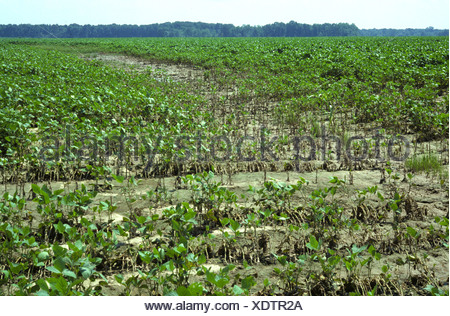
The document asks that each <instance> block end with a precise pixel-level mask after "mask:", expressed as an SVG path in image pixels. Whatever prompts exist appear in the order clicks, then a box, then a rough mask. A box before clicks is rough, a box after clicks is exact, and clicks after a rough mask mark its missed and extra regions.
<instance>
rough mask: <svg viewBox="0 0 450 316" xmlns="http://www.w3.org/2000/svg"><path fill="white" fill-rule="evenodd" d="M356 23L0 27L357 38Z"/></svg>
mask: <svg viewBox="0 0 450 316" xmlns="http://www.w3.org/2000/svg"><path fill="white" fill-rule="evenodd" d="M358 33H359V29H358V27H357V26H356V25H354V24H348V23H338V24H329V23H325V24H313V25H309V24H301V23H297V22H294V21H291V22H289V23H278V22H277V23H273V24H268V25H264V26H250V25H243V26H234V25H233V24H221V23H215V24H214V23H202V22H173V23H171V22H167V23H160V24H149V25H118V24H109V25H78V24H70V25H55V24H53V25H44V24H41V25H31V24H9V25H0V37H43V38H48V37H57V38H84V37H315V36H357V35H358Z"/></svg>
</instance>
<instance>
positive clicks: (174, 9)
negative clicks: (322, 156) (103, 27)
mask: <svg viewBox="0 0 450 316" xmlns="http://www.w3.org/2000/svg"><path fill="white" fill-rule="evenodd" d="M291 20H294V21H296V22H299V23H307V24H314V23H339V22H347V23H355V24H356V25H357V26H358V27H359V28H426V27H428V26H433V27H435V28H449V0H339V1H336V0H271V1H268V0H156V1H155V0H151V1H144V0H125V1H123V0H120V1H119V0H0V24H20V23H30V24H71V23H78V24H94V25H95V24H111V23H117V24H152V23H162V22H175V21H192V22H198V21H201V22H209V23H216V22H218V23H232V24H234V25H242V24H250V25H264V24H269V23H273V22H289V21H291Z"/></svg>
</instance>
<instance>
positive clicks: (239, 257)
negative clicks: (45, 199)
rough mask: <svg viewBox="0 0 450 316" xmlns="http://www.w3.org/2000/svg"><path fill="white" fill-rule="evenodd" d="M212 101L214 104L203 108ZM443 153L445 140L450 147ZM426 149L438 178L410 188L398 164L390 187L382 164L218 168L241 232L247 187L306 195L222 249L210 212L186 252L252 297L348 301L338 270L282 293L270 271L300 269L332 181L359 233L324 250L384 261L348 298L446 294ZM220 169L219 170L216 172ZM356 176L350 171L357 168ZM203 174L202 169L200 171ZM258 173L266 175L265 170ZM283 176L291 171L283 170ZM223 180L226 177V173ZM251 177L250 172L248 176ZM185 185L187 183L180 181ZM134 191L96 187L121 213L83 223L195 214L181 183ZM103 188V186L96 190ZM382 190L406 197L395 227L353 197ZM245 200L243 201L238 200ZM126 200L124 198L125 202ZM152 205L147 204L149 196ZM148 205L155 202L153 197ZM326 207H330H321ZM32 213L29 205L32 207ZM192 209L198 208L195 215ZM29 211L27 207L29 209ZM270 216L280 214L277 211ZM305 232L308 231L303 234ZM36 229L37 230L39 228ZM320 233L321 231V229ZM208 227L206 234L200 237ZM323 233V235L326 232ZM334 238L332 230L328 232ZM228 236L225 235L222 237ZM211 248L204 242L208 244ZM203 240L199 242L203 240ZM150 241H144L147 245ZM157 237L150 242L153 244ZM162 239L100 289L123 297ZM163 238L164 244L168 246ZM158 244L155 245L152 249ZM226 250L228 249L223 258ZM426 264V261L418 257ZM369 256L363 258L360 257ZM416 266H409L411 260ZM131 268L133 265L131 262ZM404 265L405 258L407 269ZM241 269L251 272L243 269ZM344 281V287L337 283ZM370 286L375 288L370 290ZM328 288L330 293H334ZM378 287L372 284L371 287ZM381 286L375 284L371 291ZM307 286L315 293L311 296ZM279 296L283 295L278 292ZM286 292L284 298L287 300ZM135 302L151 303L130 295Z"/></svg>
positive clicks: (143, 66) (182, 76)
mask: <svg viewBox="0 0 450 316" xmlns="http://www.w3.org/2000/svg"><path fill="white" fill-rule="evenodd" d="M82 57H83V58H85V59H88V60H93V59H95V60H99V61H101V62H104V63H105V64H107V65H110V66H112V67H119V68H125V69H127V70H129V71H131V72H133V71H138V72H144V71H151V72H152V73H153V74H154V75H155V76H156V77H158V78H160V79H161V80H167V78H170V80H173V81H175V82H177V81H179V82H186V81H188V82H189V81H192V82H194V81H199V80H202V78H203V72H202V70H200V69H196V68H194V67H190V66H183V65H169V64H164V63H152V62H150V61H146V60H143V59H138V58H131V57H127V56H121V55H112V54H100V53H99V54H90V55H85V56H82ZM209 99H210V100H213V98H209ZM447 143H448V140H447ZM430 147H431V148H433V149H434V151H435V152H436V153H437V154H438V155H439V157H440V159H441V162H442V163H443V166H442V167H443V169H442V172H441V174H426V173H417V174H414V177H413V178H412V179H409V178H408V177H407V173H408V171H406V170H405V167H404V164H402V163H395V164H393V165H392V166H391V168H392V169H393V170H394V172H393V174H395V173H398V174H399V178H398V179H395V178H392V177H389V175H387V174H386V173H385V172H383V169H384V168H385V167H386V165H384V164H373V163H361V164H359V167H358V168H348V166H344V165H342V164H340V163H339V162H335V163H333V165H335V167H329V166H325V167H324V165H323V162H320V161H313V162H309V163H301V164H300V168H299V170H296V169H295V168H293V169H292V170H284V169H285V168H284V167H285V166H286V165H285V164H282V163H280V164H278V165H275V166H274V167H272V168H270V167H267V168H266V167H262V168H251V167H250V165H251V164H243V165H242V164H241V165H235V166H234V167H233V169H232V171H231V172H230V171H229V170H228V169H226V168H222V169H221V168H217V171H218V172H216V175H215V176H214V178H213V181H215V182H220V183H221V187H224V188H226V189H227V190H229V191H232V192H234V193H235V194H236V195H237V196H238V199H237V201H236V202H235V203H233V204H232V205H230V206H229V207H228V208H226V207H225V206H224V207H223V209H222V215H223V216H224V217H225V216H227V217H229V218H233V219H235V220H236V221H238V222H240V223H244V221H245V219H246V216H247V214H249V212H250V213H251V212H252V211H253V212H257V211H259V210H263V209H264V207H265V206H264V203H262V202H261V201H259V202H258V197H257V194H255V193H252V192H249V186H252V187H254V188H256V189H260V188H262V187H263V186H264V181H275V182H283V183H285V184H286V185H295V184H297V181H299V179H300V178H304V179H305V180H307V182H308V184H307V185H306V184H305V185H304V186H303V188H302V190H299V191H297V192H296V193H295V194H294V195H293V196H292V197H291V199H290V201H289V202H290V203H289V206H286V205H284V206H283V207H280V212H278V214H280V213H286V214H287V216H288V217H289V219H288V220H286V221H284V222H276V221H273V220H268V221H267V222H265V223H264V225H262V226H261V227H259V228H258V229H257V230H253V231H252V230H250V229H244V228H241V230H240V231H241V236H240V237H239V238H237V243H235V244H233V245H231V246H230V245H228V246H226V245H225V244H226V243H225V241H224V240H225V239H224V237H223V236H224V232H225V230H224V229H223V228H221V227H220V224H218V223H217V222H214V221H213V220H211V219H207V217H206V215H205V214H206V211H204V210H203V214H202V216H203V215H205V216H203V217H202V216H200V220H199V224H198V227H196V229H198V230H199V231H201V233H202V234H199V235H198V236H197V239H196V240H195V241H193V242H192V243H191V246H190V247H191V251H192V252H194V253H206V254H207V257H208V260H207V262H206V264H205V265H204V266H205V267H208V268H210V269H211V271H213V272H216V273H218V272H219V271H220V269H221V268H224V267H225V266H226V265H227V264H229V263H232V264H235V265H236V266H237V268H236V269H235V270H234V271H233V273H232V274H233V275H234V276H237V275H241V276H243V275H244V276H247V275H252V276H254V278H255V280H256V281H257V282H256V283H257V285H256V286H255V287H254V288H253V289H252V291H251V294H261V295H265V294H270V293H269V292H267V289H264V287H263V281H264V280H265V279H268V280H270V281H271V282H272V284H277V285H278V290H277V291H276V292H275V293H274V294H284V295H308V294H313V295H332V294H334V295H344V294H345V293H347V294H348V292H349V291H351V289H348V288H344V287H345V286H344V282H343V281H342V280H344V279H346V278H348V271H346V269H345V267H344V265H343V264H342V263H340V264H339V265H338V266H337V267H336V269H335V273H336V274H335V276H334V280H335V281H330V282H328V281H327V282H328V283H327V282H326V281H323V282H322V281H318V282H316V283H313V282H312V281H311V280H308V279H306V278H305V275H306V274H307V273H306V272H307V271H309V272H310V271H318V274H320V265H319V264H318V263H317V262H316V263H313V264H312V266H304V267H303V272H302V273H301V276H300V278H299V280H298V282H299V284H300V285H301V286H300V288H296V289H293V290H292V292H291V293H289V292H288V289H287V286H286V284H284V283H283V282H284V281H282V280H280V277H279V275H277V274H276V273H275V272H274V268H280V269H282V266H281V265H280V263H279V262H277V260H276V257H275V256H274V254H275V255H277V256H282V255H286V257H287V258H288V259H290V260H292V261H294V262H295V261H296V258H298V256H299V255H302V254H308V253H309V250H308V248H307V247H306V243H307V242H308V241H309V236H310V234H311V233H313V232H315V229H316V228H315V227H314V228H313V227H312V220H311V217H310V215H311V205H312V204H313V202H312V199H311V197H310V195H311V194H312V193H313V192H314V191H315V190H317V189H324V188H327V187H331V186H332V184H330V179H331V178H332V177H337V178H339V179H341V180H344V181H345V183H344V184H342V185H340V186H339V188H338V189H337V193H336V194H335V196H333V197H332V201H330V203H335V205H339V206H340V207H342V209H343V212H342V214H343V217H345V218H357V219H358V221H359V223H360V225H359V226H360V227H359V230H354V229H352V228H349V227H342V228H341V229H340V230H339V231H337V232H335V233H334V235H333V236H332V237H330V236H331V234H330V233H323V234H322V239H323V240H324V244H323V246H324V247H329V248H333V249H334V250H336V251H337V252H338V253H339V254H340V255H342V256H343V257H345V256H346V255H348V250H349V249H351V248H352V246H353V245H354V244H356V245H358V246H363V245H369V244H371V245H373V246H374V247H375V248H376V249H377V251H379V252H380V253H381V260H379V261H375V262H374V263H373V266H372V269H371V271H369V270H368V269H366V267H364V268H363V267H361V268H360V270H359V274H358V278H359V279H360V280H364V279H366V280H369V281H367V282H365V281H361V282H360V283H359V284H360V287H361V288H357V289H353V290H355V291H360V292H363V291H368V290H372V288H373V285H374V284H375V283H376V284H384V285H385V286H384V288H383V287H381V286H380V287H381V289H380V288H379V292H378V294H379V295H423V294H426V292H424V290H423V288H424V287H425V286H426V285H427V284H428V283H429V282H431V281H433V282H435V284H436V285H439V286H440V287H441V288H443V289H448V282H449V252H448V247H444V246H443V245H442V242H443V240H438V239H437V237H436V235H432V230H430V226H432V227H434V228H435V229H442V228H440V227H439V225H437V223H436V222H435V217H440V218H443V217H447V218H448V212H449V181H448V152H447V151H448V149H446V148H448V144H445V146H444V145H442V144H440V143H438V142H430V143H423V144H421V145H420V146H419V149H416V150H417V151H418V153H420V152H423V153H426V152H427V151H429V150H430ZM219 167H220V166H219ZM353 167H354V166H353ZM201 169H202V168H200V170H199V171H202V170H201ZM262 169H264V170H262ZM288 169H289V168H288ZM227 170H228V172H227ZM250 171H252V172H250ZM182 176H184V175H182ZM136 178H137V179H138V181H139V184H138V186H136V187H133V188H132V191H130V192H131V195H132V196H134V197H135V198H136V201H135V202H133V203H131V204H130V203H129V202H127V201H126V197H127V195H126V194H124V190H123V188H124V184H119V183H117V182H115V181H114V180H111V179H110V181H109V183H110V184H111V185H109V184H108V185H106V186H101V187H100V192H99V193H98V194H97V196H96V197H95V199H94V201H93V204H92V205H96V204H97V203H99V202H101V201H111V202H112V203H114V204H116V206H117V209H116V210H115V212H114V213H113V214H109V215H104V214H102V215H100V216H99V215H98V214H94V213H92V214H89V213H87V214H85V216H86V217H88V218H91V219H94V218H95V221H97V222H107V221H109V220H112V221H113V222H121V221H123V218H128V219H129V218H132V217H133V216H136V215H139V216H150V215H152V214H158V215H160V224H159V227H160V228H161V229H162V230H163V231H166V232H168V231H167V226H168V224H167V221H166V220H165V218H164V215H163V214H164V213H163V210H164V209H167V208H170V207H173V206H175V205H176V204H177V203H180V202H189V203H191V205H192V200H193V199H192V196H193V194H194V193H193V191H192V190H190V189H189V187H188V184H184V183H180V180H179V178H178V177H177V176H175V175H171V176H166V177H164V178H163V179H162V178H158V177H153V178H143V177H140V175H139V174H136ZM101 183H102V181H101ZM37 184H38V185H43V184H47V185H49V186H50V187H51V189H52V190H57V189H65V190H67V191H70V190H72V189H75V188H78V187H80V186H81V185H82V184H85V185H88V187H90V188H92V187H93V186H94V184H95V182H94V181H78V182H76V183H75V182H72V183H70V184H69V183H64V182H57V181H52V182H50V183H47V182H46V183H37ZM374 186H377V187H378V192H380V193H381V194H382V196H384V197H385V199H386V200H389V199H392V198H394V192H399V193H400V194H401V195H402V197H403V200H404V202H403V204H402V205H401V207H400V208H401V213H400V215H399V218H394V213H393V212H389V211H386V209H385V205H386V201H384V202H381V201H380V199H379V198H377V196H376V195H370V194H367V198H366V199H365V200H364V201H361V194H360V195H358V191H362V190H365V189H367V188H369V187H374ZM4 189H5V190H6V191H9V192H11V193H13V192H14V191H15V190H16V189H17V188H16V187H15V186H14V185H10V184H7V185H5V187H4ZM161 190H163V192H164V194H163V195H160V196H161V199H156V198H151V199H149V198H147V199H145V200H144V199H143V198H142V196H145V195H147V193H148V192H152V194H154V193H155V192H162V191H161ZM24 191H25V194H26V196H27V197H28V198H29V199H31V198H32V190H31V184H29V183H27V184H25V187H24ZM242 195H244V196H242ZM128 196H129V195H128ZM147 196H148V195H147ZM153 196H154V195H153ZM327 199H329V200H331V197H327ZM30 205H32V202H31V201H30ZM193 207H195V206H193ZM31 208H32V207H31ZM275 208H276V207H275ZM305 224H309V225H308V227H306V226H305ZM35 225H36V224H35ZM289 225H294V226H298V227H300V230H299V231H294V232H290V230H289ZM324 225H325V224H324ZM206 226H209V228H210V229H209V231H208V230H206V231H205V229H206V228H205V227H206ZM325 227H328V226H326V225H325ZM407 227H413V228H415V229H416V230H420V232H421V237H420V238H419V239H417V243H416V244H414V245H412V244H411V241H410V240H409V239H408V238H407V237H406V235H405V232H406V228H407ZM328 228H329V229H330V227H328ZM228 232H229V233H231V231H228ZM208 233H209V234H211V235H213V236H215V238H212V239H211V238H206V236H207V234H208ZM202 236H203V237H202ZM148 237H150V238H148ZM153 237H154V239H152V238H153ZM158 238H159V237H158V236H157V235H156V233H155V235H154V236H141V235H139V234H138V233H136V234H134V235H133V236H129V238H124V239H123V240H122V244H121V247H120V248H119V249H118V252H119V251H120V253H122V254H118V255H117V256H118V258H119V257H120V260H122V261H120V260H119V261H118V262H119V263H117V264H115V265H111V266H109V267H107V268H106V270H105V271H102V272H103V273H104V275H105V276H106V277H107V279H108V280H109V282H110V283H109V285H108V286H107V288H105V293H106V294H120V293H121V291H122V287H121V286H120V285H118V284H117V282H116V281H115V279H114V275H116V274H118V273H121V274H123V275H124V276H131V275H136V274H137V272H136V269H137V268H140V269H145V268H146V266H145V265H143V264H142V262H140V263H139V262H135V263H134V264H131V263H129V261H130V260H131V261H132V260H135V259H136V257H134V259H133V257H132V254H134V255H135V252H133V251H130V250H129V249H139V250H151V248H152V247H153V246H152V243H148V242H144V241H143V240H144V239H146V240H156V239H158ZM164 238H170V237H169V236H164ZM155 243H156V241H155ZM227 247H228V248H227ZM424 254H427V257H426V258H425V257H424ZM365 256H367V253H366V254H365ZM411 256H413V257H414V258H413V259H411V258H412V257H411ZM130 258H131V259H130ZM406 258H409V260H407V259H406ZM244 261H246V262H247V263H248V265H249V266H250V267H247V268H245V267H244ZM383 266H389V267H390V269H391V270H390V271H391V273H392V275H393V278H394V279H395V281H394V282H393V283H392V284H393V285H391V286H388V285H386V283H382V282H385V281H380V280H382V271H381V269H382V267H383ZM191 278H192V280H197V279H198V280H201V277H199V276H195V275H193V276H191ZM339 280H341V281H339ZM373 280H375V281H373ZM333 282H334V284H333ZM374 282H375V283H374ZM377 282H378V283H377ZM312 284H313V285H314V286H315V287H313V288H311V286H312ZM283 289H284V290H283ZM283 291H284V292H283ZM134 294H144V295H145V294H151V293H145V291H144V292H140V291H138V290H135V292H134Z"/></svg>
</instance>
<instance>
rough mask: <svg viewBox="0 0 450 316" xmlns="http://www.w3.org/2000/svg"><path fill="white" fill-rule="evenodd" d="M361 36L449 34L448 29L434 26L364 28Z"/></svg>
mask: <svg viewBox="0 0 450 316" xmlns="http://www.w3.org/2000/svg"><path fill="white" fill-rule="evenodd" d="M360 35H361V36H448V30H438V29H435V28H433V27H432V26H430V27H427V28H426V29H403V30H402V29H362V30H361V31H360Z"/></svg>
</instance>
